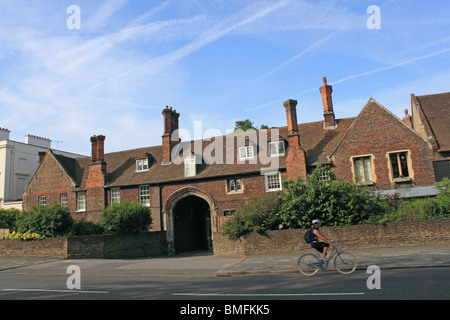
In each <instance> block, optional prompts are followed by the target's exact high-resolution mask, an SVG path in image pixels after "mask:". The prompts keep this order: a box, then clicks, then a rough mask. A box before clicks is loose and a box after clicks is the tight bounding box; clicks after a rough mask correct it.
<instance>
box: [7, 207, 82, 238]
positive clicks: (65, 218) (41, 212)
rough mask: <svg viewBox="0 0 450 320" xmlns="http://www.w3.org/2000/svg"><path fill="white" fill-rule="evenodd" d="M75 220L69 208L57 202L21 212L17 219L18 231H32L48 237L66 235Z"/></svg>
mask: <svg viewBox="0 0 450 320" xmlns="http://www.w3.org/2000/svg"><path fill="white" fill-rule="evenodd" d="M73 222H74V221H73V219H72V217H71V215H70V213H69V210H68V209H67V208H64V207H61V206H60V205H59V204H57V203H55V204H53V205H52V206H50V207H43V206H42V207H39V208H32V209H31V210H30V211H28V212H23V213H22V214H20V215H19V216H18V218H17V220H16V231H17V232H18V233H26V232H27V231H30V232H33V233H37V234H39V235H42V236H46V237H57V236H64V235H66V234H67V233H68V232H69V230H70V228H71V227H72V225H73Z"/></svg>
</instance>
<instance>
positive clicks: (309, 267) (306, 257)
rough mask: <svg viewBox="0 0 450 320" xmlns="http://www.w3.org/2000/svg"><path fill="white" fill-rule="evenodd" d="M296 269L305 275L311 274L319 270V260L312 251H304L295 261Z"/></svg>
mask: <svg viewBox="0 0 450 320" xmlns="http://www.w3.org/2000/svg"><path fill="white" fill-rule="evenodd" d="M297 267H298V271H300V272H301V273H302V274H303V275H305V276H313V275H315V274H316V273H317V271H319V268H320V260H319V258H317V257H316V256H315V255H314V254H312V253H305V254H303V255H302V256H300V258H298V261H297Z"/></svg>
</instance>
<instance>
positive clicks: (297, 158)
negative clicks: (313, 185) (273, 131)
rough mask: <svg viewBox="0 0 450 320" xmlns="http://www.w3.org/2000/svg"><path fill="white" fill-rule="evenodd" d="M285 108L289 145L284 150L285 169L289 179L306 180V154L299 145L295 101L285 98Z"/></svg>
mask: <svg viewBox="0 0 450 320" xmlns="http://www.w3.org/2000/svg"><path fill="white" fill-rule="evenodd" d="M283 106H284V108H285V109H286V118H287V127H288V136H287V140H288V143H289V146H288V148H287V152H286V171H287V174H288V178H289V179H293V180H295V179H296V178H302V180H303V181H306V156H305V151H304V150H303V149H302V146H301V145H300V133H299V130H298V123H297V101H296V100H287V101H285V102H284V103H283Z"/></svg>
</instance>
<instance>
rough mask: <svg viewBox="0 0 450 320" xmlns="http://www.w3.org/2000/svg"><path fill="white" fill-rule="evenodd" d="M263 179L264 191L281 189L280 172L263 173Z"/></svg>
mask: <svg viewBox="0 0 450 320" xmlns="http://www.w3.org/2000/svg"><path fill="white" fill-rule="evenodd" d="M264 181H265V184H266V192H272V191H278V190H282V189H283V184H282V181H281V173H280V172H275V173H268V174H265V175H264Z"/></svg>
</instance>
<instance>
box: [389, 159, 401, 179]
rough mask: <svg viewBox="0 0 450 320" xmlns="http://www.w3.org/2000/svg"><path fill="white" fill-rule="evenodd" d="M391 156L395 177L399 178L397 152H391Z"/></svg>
mask: <svg viewBox="0 0 450 320" xmlns="http://www.w3.org/2000/svg"><path fill="white" fill-rule="evenodd" d="M389 158H390V159H391V165H392V173H393V176H394V179H395V178H399V177H400V168H399V166H398V160H397V154H396V153H391V154H390V155H389Z"/></svg>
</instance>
